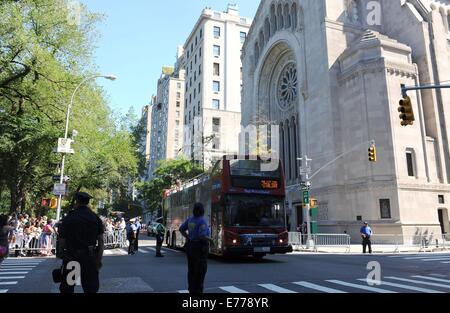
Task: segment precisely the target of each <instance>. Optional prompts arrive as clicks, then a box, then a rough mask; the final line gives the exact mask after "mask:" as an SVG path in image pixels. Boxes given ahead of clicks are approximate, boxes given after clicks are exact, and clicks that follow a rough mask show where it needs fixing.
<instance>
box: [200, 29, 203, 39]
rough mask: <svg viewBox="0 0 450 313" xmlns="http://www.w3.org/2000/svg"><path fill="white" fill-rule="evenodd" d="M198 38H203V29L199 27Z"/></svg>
mask: <svg viewBox="0 0 450 313" xmlns="http://www.w3.org/2000/svg"><path fill="white" fill-rule="evenodd" d="M200 38H203V29H200Z"/></svg>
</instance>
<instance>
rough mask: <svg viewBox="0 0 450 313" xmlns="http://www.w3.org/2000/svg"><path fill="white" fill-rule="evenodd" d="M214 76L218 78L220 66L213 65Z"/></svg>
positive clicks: (217, 64)
mask: <svg viewBox="0 0 450 313" xmlns="http://www.w3.org/2000/svg"><path fill="white" fill-rule="evenodd" d="M213 74H214V76H220V64H219V63H214V73H213Z"/></svg>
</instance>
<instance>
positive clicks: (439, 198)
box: [438, 195, 445, 204]
mask: <svg viewBox="0 0 450 313" xmlns="http://www.w3.org/2000/svg"><path fill="white" fill-rule="evenodd" d="M438 200H439V204H445V197H444V195H439V196H438Z"/></svg>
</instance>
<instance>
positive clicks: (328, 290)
mask: <svg viewBox="0 0 450 313" xmlns="http://www.w3.org/2000/svg"><path fill="white" fill-rule="evenodd" d="M293 284H295V285H299V286H302V287H305V288H309V289H314V290H318V291H322V292H326V293H347V292H345V291H342V290H338V289H333V288H328V287H323V286H319V285H316V284H313V283H308V282H306V281H298V282H295V283H293Z"/></svg>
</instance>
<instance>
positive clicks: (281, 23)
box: [277, 4, 284, 29]
mask: <svg viewBox="0 0 450 313" xmlns="http://www.w3.org/2000/svg"><path fill="white" fill-rule="evenodd" d="M277 15H278V29H283V28H284V17H283V8H282V7H281V4H279V5H278V9H277Z"/></svg>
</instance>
